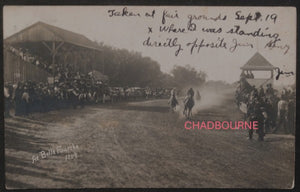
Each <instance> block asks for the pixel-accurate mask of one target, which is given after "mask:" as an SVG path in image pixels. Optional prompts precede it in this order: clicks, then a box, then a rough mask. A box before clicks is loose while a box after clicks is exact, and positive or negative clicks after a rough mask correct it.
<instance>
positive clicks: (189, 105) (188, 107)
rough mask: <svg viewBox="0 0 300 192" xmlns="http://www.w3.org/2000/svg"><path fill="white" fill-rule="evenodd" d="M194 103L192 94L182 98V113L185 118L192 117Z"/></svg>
mask: <svg viewBox="0 0 300 192" xmlns="http://www.w3.org/2000/svg"><path fill="white" fill-rule="evenodd" d="M194 105H195V102H194V99H193V96H192V95H188V96H187V97H186V98H185V99H184V110H183V114H184V115H185V117H186V118H187V119H191V117H192V109H193V107H194Z"/></svg>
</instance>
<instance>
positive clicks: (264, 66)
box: [241, 52, 275, 88]
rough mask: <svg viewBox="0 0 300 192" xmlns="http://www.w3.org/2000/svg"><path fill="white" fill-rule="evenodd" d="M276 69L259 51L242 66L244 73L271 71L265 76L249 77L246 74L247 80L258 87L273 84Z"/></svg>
mask: <svg viewBox="0 0 300 192" xmlns="http://www.w3.org/2000/svg"><path fill="white" fill-rule="evenodd" d="M274 69H275V67H274V66H273V65H272V64H271V63H270V62H269V61H268V60H266V59H265V58H264V57H263V56H262V55H261V54H260V53H258V52H257V53H255V54H254V55H253V56H252V57H251V58H250V59H249V60H248V62H247V63H246V64H245V65H244V66H242V67H241V70H242V74H243V75H245V74H247V73H250V74H252V72H253V71H267V72H270V73H269V75H267V76H265V77H264V78H256V77H253V78H249V77H247V76H244V78H245V79H246V80H247V82H248V83H249V84H250V85H252V86H253V85H254V86H255V87H256V88H258V87H260V86H263V87H265V86H266V85H267V84H273V79H274V78H273V76H274ZM241 76H242V75H241Z"/></svg>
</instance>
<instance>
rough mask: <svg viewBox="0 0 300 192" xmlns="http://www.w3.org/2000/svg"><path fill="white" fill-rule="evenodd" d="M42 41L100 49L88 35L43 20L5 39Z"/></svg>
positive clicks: (19, 41) (12, 40)
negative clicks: (62, 42)
mask: <svg viewBox="0 0 300 192" xmlns="http://www.w3.org/2000/svg"><path fill="white" fill-rule="evenodd" d="M39 41H40V42H41V41H64V42H67V43H70V44H74V45H77V46H81V47H86V48H90V49H97V50H99V48H98V46H97V44H96V43H95V42H93V41H91V40H90V39H88V38H87V37H85V36H83V35H81V34H78V33H74V32H72V31H68V30H65V29H62V28H59V27H56V26H53V25H49V24H46V23H43V22H40V21H39V22H37V23H35V24H33V25H31V26H29V27H27V28H25V29H23V30H21V31H19V32H17V33H15V34H13V35H11V36H10V37H8V38H6V39H5V40H4V42H5V43H10V44H13V43H25V42H39Z"/></svg>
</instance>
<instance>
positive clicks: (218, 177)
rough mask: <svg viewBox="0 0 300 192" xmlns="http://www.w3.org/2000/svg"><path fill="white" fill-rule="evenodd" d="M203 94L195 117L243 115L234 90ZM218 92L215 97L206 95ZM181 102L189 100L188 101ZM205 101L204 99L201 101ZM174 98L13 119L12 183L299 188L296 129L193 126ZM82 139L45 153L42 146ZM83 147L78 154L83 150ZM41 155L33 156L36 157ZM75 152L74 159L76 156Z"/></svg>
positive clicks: (9, 132)
mask: <svg viewBox="0 0 300 192" xmlns="http://www.w3.org/2000/svg"><path fill="white" fill-rule="evenodd" d="M214 97H218V99H216V98H213V97H212V96H211V95H210V96H209V97H208V96H206V95H205V94H203V100H201V101H200V102H198V104H197V105H196V108H195V111H194V116H193V120H195V121H197V120H201V121H202V120H212V121H214V120H218V121H223V120H227V121H236V120H241V119H242V115H241V114H240V112H239V111H238V110H237V108H236V106H235V105H234V102H233V99H232V98H233V95H232V94H231V92H230V91H229V92H226V93H225V92H224V93H222V94H215V95H214ZM208 98H210V99H211V103H209V101H208V100H206V102H204V101H205V99H208ZM216 100H217V101H220V102H215V101H216ZM180 102H182V101H181V100H180ZM201 102H202V103H201ZM177 110H178V113H170V112H169V109H168V105H167V100H164V99H161V100H147V101H140V102H129V103H125V102H123V103H116V104H112V105H110V104H105V105H97V106H86V107H85V108H84V109H76V110H73V109H67V110H59V111H52V112H49V113H44V114H32V115H30V116H29V117H26V118H25V117H13V118H7V119H5V175H6V186H7V188H106V187H134V188H135V187H146V188H147V187H162V188H164V187H188V188H211V187H213V188H220V187H222V188H223V187H225V188H241V187H243V188H291V187H292V186H293V179H294V154H295V151H294V144H295V138H294V136H292V135H279V134H277V135H266V137H265V141H264V142H260V141H258V140H257V135H256V134H255V137H254V139H253V140H248V139H247V131H245V130H186V129H185V128H184V122H185V119H184V118H183V117H182V115H181V114H182V107H179V108H177ZM72 144H73V145H74V146H78V148H76V149H75V150H74V151H73V152H72V153H71V154H72V155H73V156H68V158H69V159H67V160H66V153H61V154H52V155H51V154H50V155H48V156H47V157H46V158H41V156H40V152H41V151H48V150H49V149H57V147H58V146H60V147H62V148H64V147H66V146H70V145H72ZM75 154H76V155H75ZM38 155H39V156H40V159H39V160H37V161H35V163H32V157H33V156H38ZM71 157H72V158H71Z"/></svg>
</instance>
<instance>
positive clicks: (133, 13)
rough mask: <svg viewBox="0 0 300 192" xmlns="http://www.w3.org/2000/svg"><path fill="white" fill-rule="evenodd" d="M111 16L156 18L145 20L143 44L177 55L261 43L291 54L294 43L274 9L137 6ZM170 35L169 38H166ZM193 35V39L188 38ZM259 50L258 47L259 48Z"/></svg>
mask: <svg viewBox="0 0 300 192" xmlns="http://www.w3.org/2000/svg"><path fill="white" fill-rule="evenodd" d="M107 13H108V17H120V18H124V17H126V18H132V19H141V18H143V17H144V18H153V20H151V21H155V22H157V25H154V24H153V22H151V24H150V23H148V22H147V21H149V20H144V21H145V28H146V33H145V37H144V39H143V40H142V41H141V44H142V46H144V47H147V48H151V49H170V50H172V51H173V55H174V56H175V57H179V56H181V55H182V53H183V52H187V53H189V54H197V53H200V52H201V51H202V50H203V49H212V50H226V51H228V52H230V53H235V52H237V51H239V50H244V51H248V50H254V49H257V47H258V45H257V44H261V47H262V49H264V50H268V51H277V52H278V53H280V54H282V55H286V54H288V53H289V51H290V48H291V46H290V45H289V44H288V43H285V42H286V39H285V38H283V37H282V36H281V35H282V33H280V32H279V31H277V30H275V27H274V26H276V25H279V24H278V21H279V20H280V13H276V12H270V11H265V12H264V11H261V10H260V11H257V10H254V11H246V10H245V9H242V10H239V8H235V9H233V10H232V11H231V12H230V13H228V12H226V13H224V12H219V13H216V12H214V13H207V12H198V11H194V12H184V11H183V12H181V10H180V9H176V8H174V7H172V8H169V9H167V8H163V9H162V8H157V9H153V10H150V11H149V10H147V11H145V10H143V9H134V8H132V9H131V8H127V7H123V8H118V9H109V10H108V11H107ZM166 36H167V37H166ZM185 37H189V38H185ZM256 51H257V50H256Z"/></svg>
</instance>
